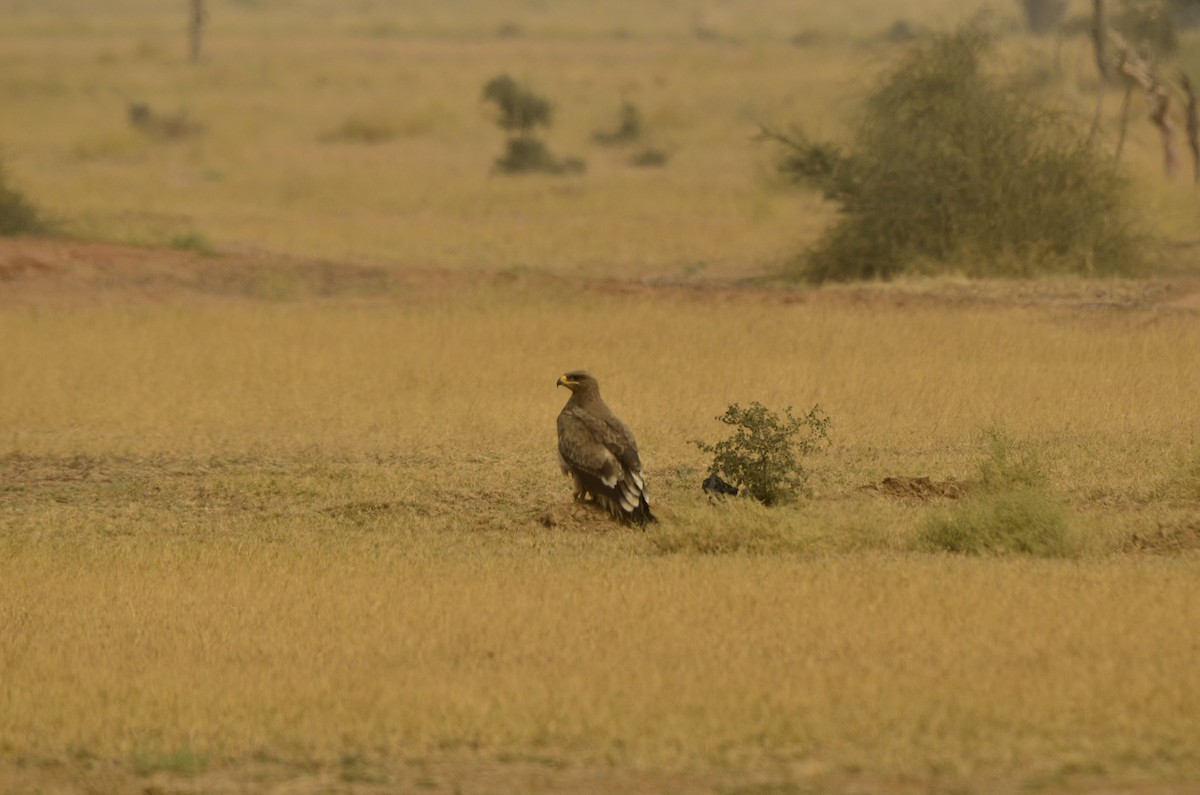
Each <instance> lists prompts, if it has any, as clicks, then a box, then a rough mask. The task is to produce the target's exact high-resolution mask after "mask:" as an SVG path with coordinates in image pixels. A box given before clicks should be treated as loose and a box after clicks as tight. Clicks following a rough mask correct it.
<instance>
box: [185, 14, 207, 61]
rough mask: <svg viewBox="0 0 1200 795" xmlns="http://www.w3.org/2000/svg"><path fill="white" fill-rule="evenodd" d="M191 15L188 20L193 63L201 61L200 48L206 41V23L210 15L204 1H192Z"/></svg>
mask: <svg viewBox="0 0 1200 795" xmlns="http://www.w3.org/2000/svg"><path fill="white" fill-rule="evenodd" d="M190 2H191V14H190V19H189V20H188V39H189V42H190V43H191V53H192V63H198V62H199V61H200V48H201V45H202V44H203V41H204V21H205V19H206V18H207V16H208V14H207V12H205V10H204V0H190Z"/></svg>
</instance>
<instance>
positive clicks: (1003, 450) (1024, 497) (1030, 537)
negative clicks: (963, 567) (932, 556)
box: [917, 428, 1079, 557]
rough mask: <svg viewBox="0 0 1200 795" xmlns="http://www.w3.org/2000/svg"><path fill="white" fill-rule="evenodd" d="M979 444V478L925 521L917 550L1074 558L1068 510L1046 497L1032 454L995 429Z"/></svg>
mask: <svg viewBox="0 0 1200 795" xmlns="http://www.w3.org/2000/svg"><path fill="white" fill-rule="evenodd" d="M982 442H983V451H982V453H983V454H982V456H981V458H980V461H979V470H978V475H977V478H976V480H975V482H974V483H972V484H971V487H970V488H969V489H968V491H967V496H966V497H964V498H963V499H961V500H959V501H958V502H957V503H956V504H955V506H954V507H953V508H952V509H950V510H948V511H939V512H936V513H934V514H932V515H931V516H930V517H929V519H928V520H927V521H926V522H925V524H924V525H923V526H922V527H921V529H920V531H919V533H918V541H917V543H918V546H919V547H921V548H923V549H927V550H936V551H943V552H957V553H965V554H971V555H994V554H1006V553H1015V554H1023V555H1034V556H1039V557H1070V556H1072V555H1075V554H1078V552H1079V540H1078V538H1077V537H1076V536H1075V534H1074V533H1072V531H1071V528H1070V524H1069V522H1068V515H1067V510H1066V508H1065V507H1064V506H1063V504H1062V502H1061V501H1060V500H1059V499H1058V498H1057V497H1055V496H1054V495H1053V494H1051V493H1050V490H1049V488H1048V483H1047V479H1046V476H1045V473H1044V471H1043V469H1042V466H1041V462H1040V461H1039V458H1038V455H1037V453H1036V451H1035V450H1034V449H1033V448H1032V447H1031V446H1030V445H1028V444H1025V443H1022V442H1019V441H1018V440H1016V439H1014V438H1013V437H1012V436H1010V435H1009V434H1008V433H1006V432H1005V431H1003V430H1002V429H999V428H991V429H988V430H986V431H984V433H983V440H982Z"/></svg>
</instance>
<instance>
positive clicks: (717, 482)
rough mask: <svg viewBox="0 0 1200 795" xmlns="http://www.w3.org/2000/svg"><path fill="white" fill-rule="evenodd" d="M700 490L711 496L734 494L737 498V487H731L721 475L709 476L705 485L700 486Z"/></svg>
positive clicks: (705, 480)
mask: <svg viewBox="0 0 1200 795" xmlns="http://www.w3.org/2000/svg"><path fill="white" fill-rule="evenodd" d="M700 488H702V489H704V491H705V492H707V493H709V494H732V495H733V496H735V497H736V496H737V493H738V490H737V486H730V485H729V484H728V483H726V482H725V481H724V480H722V479H721V476H720V475H709V476H708V477H706V478H705V479H704V483H702V484H700Z"/></svg>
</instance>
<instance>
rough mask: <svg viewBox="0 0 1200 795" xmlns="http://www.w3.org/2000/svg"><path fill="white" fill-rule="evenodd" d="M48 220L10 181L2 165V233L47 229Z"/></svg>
mask: <svg viewBox="0 0 1200 795" xmlns="http://www.w3.org/2000/svg"><path fill="white" fill-rule="evenodd" d="M46 227H47V224H46V221H45V220H44V219H43V218H42V217H41V215H40V214H39V213H38V211H37V209H36V208H35V207H34V206H33V205H32V204H30V203H29V200H28V199H26V198H25V196H24V195H23V194H22V193H20V192H19V191H17V190H16V189H15V188H13V187H12V186H11V185H9V183H8V174H7V172H6V171H5V170H4V168H3V166H0V235H28V234H35V233H37V232H44V231H45V230H46Z"/></svg>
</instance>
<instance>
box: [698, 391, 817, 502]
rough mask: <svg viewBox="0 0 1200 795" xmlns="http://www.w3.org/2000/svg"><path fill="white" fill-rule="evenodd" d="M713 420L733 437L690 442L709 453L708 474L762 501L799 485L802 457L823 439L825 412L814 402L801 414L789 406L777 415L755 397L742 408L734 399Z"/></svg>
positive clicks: (783, 496) (778, 498) (776, 499)
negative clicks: (726, 426) (730, 431)
mask: <svg viewBox="0 0 1200 795" xmlns="http://www.w3.org/2000/svg"><path fill="white" fill-rule="evenodd" d="M717 421H718V422H721V423H724V424H725V425H728V426H730V427H731V428H733V429H734V434H733V436H731V437H730V438H728V439H724V440H722V441H719V442H717V443H716V444H715V445H711V444H708V443H706V442H703V441H698V440H697V441H695V442H693V443H694V444H695V445H696V446H697V447H699V448H700V449H701V450H703V451H704V452H706V453H710V454H711V455H712V456H713V460H712V464H711V465H710V466H709V468H708V474H709V475H723V476H724V477H725V478H726V479H727V480H729V481H730V482H731V483H734V484H736V485H738V486H739V487H741V488H742V490H743V491H744V493H746V494H748V495H749V496H751V497H753V498H754V499H756V500H758V501H759V502H761V503H763V504H764V505H773V504H775V503H777V502H779V501H781V500H784V499H787V498H788V497H791V496H792V495H794V494H795V493H796V492H797V491H799V490H800V489H801V488H803V487H804V485H805V484H806V483H807V481H808V476H809V473H808V470H807V469H805V467H804V465H803V461H802V459H803V458H804V457H805V456H807V455H809V454H811V453H815V452H817V451H819V450H821V449H823V448H824V447H825V446H826V445H827V444H828V443H829V417H828V416H827V415H826V414H825V412H823V411H822V410H821V408H820V406H813V407H812V409H810V410H809V412H808V413H807V414H805V415H804V416H802V417H796V416H794V415H793V414H792V408H791V406H789V407H787V408H786V409H784V414H783V416H782V417H781V416H780V415H779V414H778V413H776V412H774V411H771V410H770V409H768V408H767V407H766V406H764V405H762V404H761V403H759V402H757V401H755V402H753V403H751V404H750V405H749V406H748V407H747V408H742V407H741V406H740V405H738V404H737V403H734V404H732V405H731V406H729V407H728V408H727V409H726V410H725V413H724V414H722V415H721V416H719V417H717Z"/></svg>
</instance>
